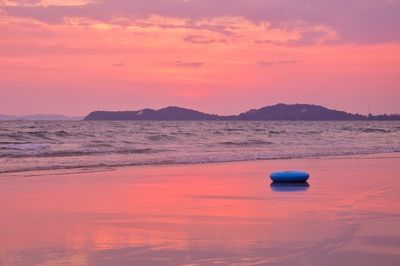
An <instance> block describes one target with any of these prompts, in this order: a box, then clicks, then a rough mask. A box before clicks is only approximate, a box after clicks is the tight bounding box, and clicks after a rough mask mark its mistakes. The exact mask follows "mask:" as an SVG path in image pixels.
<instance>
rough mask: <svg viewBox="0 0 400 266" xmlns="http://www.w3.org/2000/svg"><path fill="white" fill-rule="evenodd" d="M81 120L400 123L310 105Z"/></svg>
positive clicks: (110, 114)
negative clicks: (235, 112)
mask: <svg viewBox="0 0 400 266" xmlns="http://www.w3.org/2000/svg"><path fill="white" fill-rule="evenodd" d="M85 120H134V121H138V120H139V121H140V120H161V121H163V120H177V121H190V120H208V121H219V120H221V121H356V120H400V116H399V115H389V116H388V115H379V116H372V115H369V116H365V115H360V114H352V113H347V112H344V111H337V110H331V109H328V108H325V107H323V106H319V105H311V104H282V103H280V104H276V105H273V106H266V107H263V108H260V109H252V110H249V111H247V112H245V113H241V114H239V115H233V116H221V115H215V114H207V113H202V112H199V111H196V110H192V109H186V108H181V107H176V106H170V107H166V108H163V109H159V110H153V109H143V110H139V111H95V112H92V113H90V114H89V115H87V116H86V117H85Z"/></svg>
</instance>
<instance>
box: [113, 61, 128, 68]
mask: <svg viewBox="0 0 400 266" xmlns="http://www.w3.org/2000/svg"><path fill="white" fill-rule="evenodd" d="M113 66H114V67H123V66H125V63H121V62H119V63H115V64H113Z"/></svg>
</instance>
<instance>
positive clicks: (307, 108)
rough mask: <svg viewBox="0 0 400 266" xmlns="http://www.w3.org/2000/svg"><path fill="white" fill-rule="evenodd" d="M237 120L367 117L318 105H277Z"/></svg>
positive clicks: (254, 111) (360, 118)
mask: <svg viewBox="0 0 400 266" xmlns="http://www.w3.org/2000/svg"><path fill="white" fill-rule="evenodd" d="M237 118H238V120H284V121H286V120H290V121H292V120H295V121H296V120H301V121H315V120H323V121H329V120H366V119H367V117H366V116H363V115H359V114H351V113H346V112H344V111H336V110H331V109H328V108H325V107H322V106H318V105H310V104H291V105H288V104H277V105H273V106H267V107H263V108H261V109H258V110H250V111H248V112H246V113H242V114H240V115H238V116H237Z"/></svg>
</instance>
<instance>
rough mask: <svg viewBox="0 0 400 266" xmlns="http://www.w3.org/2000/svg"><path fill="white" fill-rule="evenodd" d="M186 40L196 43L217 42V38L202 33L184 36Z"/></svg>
mask: <svg viewBox="0 0 400 266" xmlns="http://www.w3.org/2000/svg"><path fill="white" fill-rule="evenodd" d="M183 40H184V41H185V42H190V43H194V44H209V43H214V42H216V40H215V39H212V38H208V37H206V36H202V35H187V36H185V37H184V38H183Z"/></svg>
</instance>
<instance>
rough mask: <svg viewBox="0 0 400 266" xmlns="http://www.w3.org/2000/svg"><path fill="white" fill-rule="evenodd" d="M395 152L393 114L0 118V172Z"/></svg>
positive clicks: (399, 142) (397, 138) (398, 146)
mask: <svg viewBox="0 0 400 266" xmlns="http://www.w3.org/2000/svg"><path fill="white" fill-rule="evenodd" d="M393 152H400V121H376V122H375V121H374V122H366V121H353V122H338V121H335V122H322V121H317V122H303V121H289V122H286V121H285V122H271V121H2V122H0V174H1V173H14V172H24V171H39V170H96V169H112V168H115V167H120V166H136V165H162V164H199V163H215V162H233V161H248V160H274V159H301V158H321V157H327V156H347V155H363V154H378V153H393Z"/></svg>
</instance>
